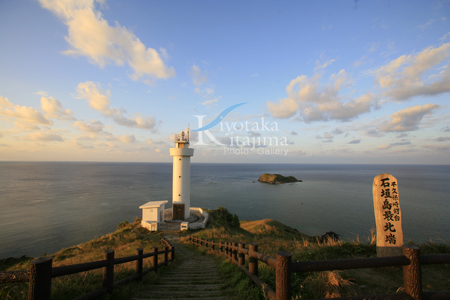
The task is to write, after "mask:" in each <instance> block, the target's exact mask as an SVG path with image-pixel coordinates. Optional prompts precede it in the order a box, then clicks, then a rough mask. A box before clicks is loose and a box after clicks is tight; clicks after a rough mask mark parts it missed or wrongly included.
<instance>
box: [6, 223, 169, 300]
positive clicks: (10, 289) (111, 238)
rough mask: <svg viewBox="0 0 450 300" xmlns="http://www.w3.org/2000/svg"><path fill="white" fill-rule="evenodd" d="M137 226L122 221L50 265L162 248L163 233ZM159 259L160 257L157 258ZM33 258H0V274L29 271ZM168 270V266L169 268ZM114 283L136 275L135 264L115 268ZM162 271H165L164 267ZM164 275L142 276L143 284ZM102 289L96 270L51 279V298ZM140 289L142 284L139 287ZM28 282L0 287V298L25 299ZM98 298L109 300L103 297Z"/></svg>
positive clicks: (124, 295) (124, 292)
mask: <svg viewBox="0 0 450 300" xmlns="http://www.w3.org/2000/svg"><path fill="white" fill-rule="evenodd" d="M139 223H140V220H138V219H136V221H135V222H134V223H128V222H121V223H120V224H119V225H118V229H117V230H116V231H114V232H112V233H109V234H107V235H104V236H102V237H100V238H96V239H93V240H91V241H89V242H86V243H83V244H80V245H77V246H74V247H69V248H65V249H63V250H61V251H59V252H56V253H54V254H52V255H51V256H52V257H53V266H54V267H58V266H65V265H72V264H78V263H84V262H91V261H95V260H102V259H103V253H104V251H105V250H108V249H114V251H115V253H114V255H115V257H116V258H117V257H123V256H131V255H136V249H137V248H143V249H144V253H148V252H153V247H159V249H162V248H161V247H162V246H161V235H162V233H157V232H149V231H147V230H146V229H142V228H135V227H136V226H137V225H138V224H139ZM159 259H160V260H162V259H163V255H160V258H159ZM32 260H33V258H25V257H22V258H18V259H3V260H0V271H16V270H29V268H30V262H31V261H32ZM150 261H151V260H150V259H145V260H144V269H145V268H148V267H151V263H150ZM169 268H170V266H169ZM114 269H115V281H118V280H120V279H122V278H125V277H128V276H130V275H133V274H134V273H135V262H134V261H133V262H129V263H125V264H120V265H116V266H115V268H114ZM163 269H164V268H163ZM162 274H164V270H161V271H159V274H158V275H155V274H154V272H151V273H150V274H148V275H146V276H144V279H143V281H142V283H143V284H146V283H151V282H153V281H155V280H157V279H158V277H159V276H161V275H162ZM101 286H102V269H101V268H100V269H96V270H92V271H88V272H84V273H78V274H73V275H69V276H62V277H57V278H54V279H52V295H51V299H61V300H63V299H64V300H65V299H73V298H75V297H79V296H82V295H83V294H85V293H89V292H92V291H94V290H95V289H98V288H100V287H101ZM140 286H142V284H141V285H140ZM138 288H139V286H138V284H137V283H131V284H127V285H124V286H122V287H119V288H118V289H116V290H114V293H113V297H112V299H128V298H129V295H130V294H133V293H134V291H135V290H136V289H138ZM27 296H28V283H16V284H1V285H0V299H27ZM100 299H108V296H104V297H103V298H100Z"/></svg>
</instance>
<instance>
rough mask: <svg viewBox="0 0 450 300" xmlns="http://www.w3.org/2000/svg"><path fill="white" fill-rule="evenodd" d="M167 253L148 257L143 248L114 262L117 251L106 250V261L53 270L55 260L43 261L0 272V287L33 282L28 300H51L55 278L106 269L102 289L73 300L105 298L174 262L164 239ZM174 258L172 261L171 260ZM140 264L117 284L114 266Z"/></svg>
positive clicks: (172, 251) (149, 254) (45, 258)
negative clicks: (146, 263) (146, 261)
mask: <svg viewBox="0 0 450 300" xmlns="http://www.w3.org/2000/svg"><path fill="white" fill-rule="evenodd" d="M161 243H162V244H163V246H164V250H158V247H153V250H154V251H153V252H149V253H145V254H144V250H143V249H142V248H138V249H136V255H133V256H126V257H119V258H114V250H106V251H105V252H104V254H103V260H98V261H93V262H88V263H81V264H74V265H69V266H61V267H52V257H40V258H38V259H35V260H33V261H32V262H31V266H30V270H29V271H9V272H0V283H12V282H27V281H28V282H29V283H30V285H29V290H28V300H49V299H50V292H51V284H52V278H55V277H59V276H66V275H70V274H76V273H80V272H86V271H90V270H94V269H99V268H103V277H102V281H103V283H102V287H101V288H99V289H97V290H95V291H92V292H90V293H87V294H85V295H83V296H80V297H78V298H75V299H73V300H81V299H86V300H87V299H95V298H98V297H100V296H102V295H103V294H106V293H112V292H113V290H114V289H115V288H117V287H118V286H120V285H123V284H126V283H129V282H131V281H134V280H138V281H139V280H141V279H142V276H144V275H145V274H147V273H148V272H151V271H155V272H158V268H159V267H162V266H165V265H167V264H168V263H170V262H173V260H174V259H175V247H174V246H173V245H172V244H171V243H170V242H169V241H168V240H166V239H165V238H162V239H161ZM159 254H164V259H163V261H161V262H158V255H159ZM169 254H170V257H169ZM149 257H153V260H152V267H150V268H148V269H146V270H143V265H144V259H145V258H149ZM132 261H136V273H135V274H133V275H131V276H128V277H127V278H124V279H122V280H119V281H117V282H114V266H115V265H118V264H123V263H127V262H132Z"/></svg>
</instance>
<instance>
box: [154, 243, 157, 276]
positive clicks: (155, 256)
mask: <svg viewBox="0 0 450 300" xmlns="http://www.w3.org/2000/svg"><path fill="white" fill-rule="evenodd" d="M153 253H155V255H153V266H154V267H155V273H158V247H153Z"/></svg>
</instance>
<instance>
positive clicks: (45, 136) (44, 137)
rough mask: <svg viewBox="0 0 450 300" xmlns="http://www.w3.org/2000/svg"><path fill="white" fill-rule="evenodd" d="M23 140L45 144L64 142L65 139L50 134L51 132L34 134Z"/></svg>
mask: <svg viewBox="0 0 450 300" xmlns="http://www.w3.org/2000/svg"><path fill="white" fill-rule="evenodd" d="M22 139H23V140H31V141H43V142H54V141H56V142H63V141H64V140H63V138H62V137H61V136H60V135H59V134H54V133H49V132H33V133H30V134H29V135H27V136H26V137H22Z"/></svg>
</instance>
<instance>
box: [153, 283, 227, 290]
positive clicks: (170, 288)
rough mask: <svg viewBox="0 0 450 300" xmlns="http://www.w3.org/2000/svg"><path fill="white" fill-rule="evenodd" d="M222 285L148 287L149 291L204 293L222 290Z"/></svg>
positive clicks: (163, 285)
mask: <svg viewBox="0 0 450 300" xmlns="http://www.w3.org/2000/svg"><path fill="white" fill-rule="evenodd" d="M222 286H223V285H222V284H189V285H183V284H159V285H152V286H149V288H150V291H169V290H170V291H177V290H178V291H181V290H189V291H205V290H220V289H221V288H222Z"/></svg>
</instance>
